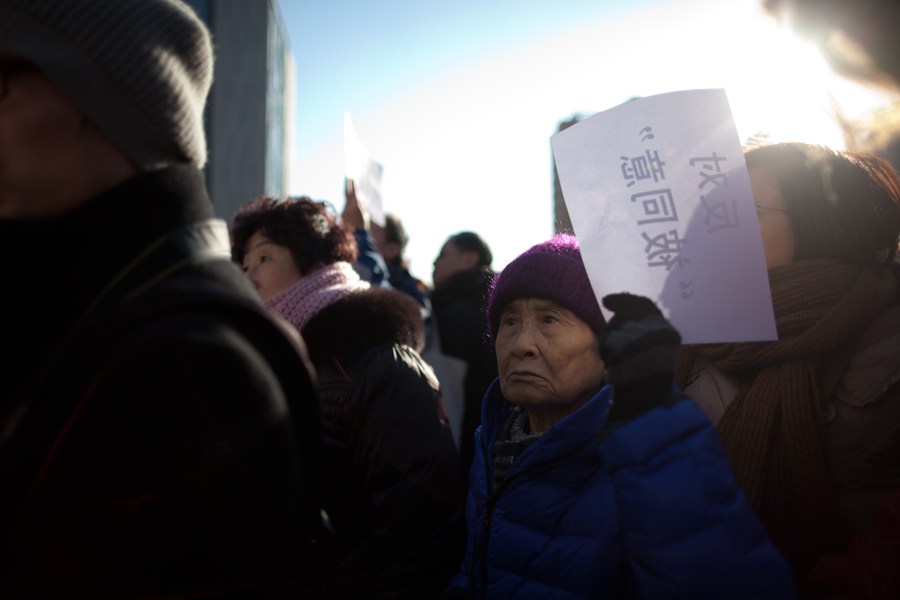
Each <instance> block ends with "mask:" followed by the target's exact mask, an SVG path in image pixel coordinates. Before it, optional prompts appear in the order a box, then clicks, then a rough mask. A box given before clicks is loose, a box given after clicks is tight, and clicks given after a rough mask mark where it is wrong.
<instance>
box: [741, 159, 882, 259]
mask: <svg viewBox="0 0 900 600" xmlns="http://www.w3.org/2000/svg"><path fill="white" fill-rule="evenodd" d="M744 158H745V159H746V161H747V167H748V168H755V167H758V168H761V169H764V170H765V171H766V172H767V173H769V174H771V175H772V176H773V177H774V179H775V182H776V184H777V186H778V189H779V191H780V192H781V194H782V195H783V197H784V201H785V206H786V207H787V211H788V215H789V216H790V219H791V225H792V227H793V229H794V236H795V246H794V260H803V259H810V258H840V259H844V260H848V261H851V262H854V263H857V264H863V265H887V264H889V263H891V261H892V260H893V259H894V257H895V256H896V255H897V243H898V236H900V181H898V178H897V174H896V173H895V172H894V169H893V167H891V165H890V164H889V163H888V162H887V161H885V160H882V159H880V158H877V157H875V156H870V155H865V154H855V153H851V152H838V151H835V150H831V149H829V148H825V147H822V146H812V145H808V144H801V143H796V142H792V143H784V144H771V145H764V146H758V147H754V148H749V149H747V150H746V151H745V154H744Z"/></svg>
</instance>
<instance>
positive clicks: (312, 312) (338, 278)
mask: <svg viewBox="0 0 900 600" xmlns="http://www.w3.org/2000/svg"><path fill="white" fill-rule="evenodd" d="M368 287H369V284H368V283H367V282H365V281H362V280H361V279H360V278H359V275H357V274H356V271H354V270H353V267H352V266H350V263H347V262H336V263H334V264H331V265H327V266H325V267H322V268H321V269H318V270H316V271H313V272H312V273H310V274H309V275H306V276H304V277H301V278H300V279H299V280H298V281H297V282H296V283H295V284H293V285H292V286H290V287H289V288H287V289H285V290H282V291H281V292H279V293H277V294H275V295H274V296H272V297H271V298H269V299H268V300H266V306H267V307H268V308H269V310H271V311H273V312H275V313H278V314H279V315H281V316H282V317H284V318H285V319H287V321H288V322H289V323H290V324H291V325H293V326H294V327H296V328H297V331H303V328H304V327H306V324H307V323H309V321H310V319H312V318H313V317H314V316H316V315H317V314H318V313H319V311H321V310H322V309H323V308H325V307H326V306H328V305H329V304H332V303H333V302H336V301H338V300H340V299H341V298H343V297H344V296H346V295H347V294H349V293H351V292H355V291H358V290H365V289H368Z"/></svg>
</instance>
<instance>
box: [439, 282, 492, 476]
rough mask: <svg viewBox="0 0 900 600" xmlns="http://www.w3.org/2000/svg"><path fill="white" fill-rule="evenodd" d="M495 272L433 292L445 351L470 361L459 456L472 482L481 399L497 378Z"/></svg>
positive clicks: (465, 386) (446, 285) (446, 284)
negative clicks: (488, 305) (490, 317)
mask: <svg viewBox="0 0 900 600" xmlns="http://www.w3.org/2000/svg"><path fill="white" fill-rule="evenodd" d="M493 277H494V273H493V272H492V271H490V270H489V269H487V268H485V267H482V268H479V269H472V270H469V271H463V272H461V273H457V274H455V275H453V276H452V277H450V279H448V280H447V281H445V282H444V283H443V284H441V285H440V286H438V287H437V288H435V290H434V291H433V292H432V293H431V310H432V318H434V319H436V320H437V325H438V330H439V331H440V340H441V351H442V352H443V353H444V354H447V355H449V356H453V357H455V358H460V359H462V360H464V361H465V362H466V374H465V377H464V380H463V394H464V395H465V408H464V409H463V422H462V431H461V434H460V443H459V456H460V465H461V467H462V474H461V476H462V480H463V482H464V484H465V483H466V482H468V475H469V465H470V464H471V463H472V458H473V456H474V455H475V430H476V429H478V425H479V424H480V423H481V401H482V399H483V398H484V395H485V393H486V392H487V390H488V388H489V387H490V385H491V383H493V381H494V379H496V378H497V356H496V354H495V353H494V349H493V346H492V345H491V343H490V342H489V341H488V340H487V337H486V336H487V331H488V328H487V319H486V317H485V313H484V303H485V298H486V297H487V293H488V290H489V289H490V286H491V281H492V280H493Z"/></svg>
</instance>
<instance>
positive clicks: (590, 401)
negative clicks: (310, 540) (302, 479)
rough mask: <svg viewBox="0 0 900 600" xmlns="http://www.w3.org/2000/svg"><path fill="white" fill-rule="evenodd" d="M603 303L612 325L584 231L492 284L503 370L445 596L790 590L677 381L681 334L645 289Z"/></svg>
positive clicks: (774, 593)
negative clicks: (584, 247)
mask: <svg viewBox="0 0 900 600" xmlns="http://www.w3.org/2000/svg"><path fill="white" fill-rule="evenodd" d="M604 305H605V306H606V307H607V308H608V309H609V310H611V311H613V312H614V313H615V316H614V317H613V319H612V320H611V321H610V323H609V324H608V325H607V324H606V323H605V321H604V318H603V315H602V313H601V311H600V307H599V305H598V304H597V300H596V297H595V296H594V294H593V291H592V290H591V286H590V283H589V281H588V278H587V273H586V272H585V269H584V265H583V263H582V261H581V254H580V251H579V248H578V244H577V241H576V240H575V238H574V237H573V236H568V235H560V236H556V237H554V238H553V239H551V240H550V241H548V242H545V243H543V244H538V245H537V246H534V247H533V248H531V249H530V250H528V251H527V252H525V253H524V254H522V255H521V256H519V257H518V258H517V259H516V260H514V261H513V262H512V263H510V265H509V266H507V267H506V269H504V270H503V272H502V273H501V274H500V275H499V276H498V277H497V279H496V280H495V282H494V286H493V289H492V290H491V293H490V295H489V297H488V303H487V313H488V319H489V323H490V333H491V337H492V339H493V341H494V344H495V346H496V350H497V361H498V366H499V372H500V377H499V379H498V380H497V381H495V382H494V384H493V385H492V386H491V388H490V389H489V390H488V392H487V394H486V396H485V399H484V404H483V408H482V425H481V428H480V429H479V431H478V434H477V436H478V437H477V442H476V445H477V454H476V457H475V462H474V463H473V466H472V470H471V475H470V490H469V498H468V505H467V523H468V527H469V530H468V541H467V549H466V557H465V561H464V563H463V565H462V568H461V570H460V572H459V574H458V575H457V576H456V577H455V578H454V579H453V580H452V581H451V582H450V583H449V585H448V586H447V588H446V590H445V594H444V597H445V598H465V597H469V598H492V599H496V598H516V599H518V600H521V599H528V598H535V599H537V598H540V599H541V600H545V599H547V598H598V597H603V598H632V597H633V598H674V597H679V598H791V597H794V586H793V583H792V581H791V576H790V573H789V570H788V568H787V566H786V564H785V562H784V561H783V559H782V558H781V556H780V555H779V553H778V552H777V551H776V550H775V549H774V547H773V546H772V545H771V543H770V542H769V540H768V538H767V536H766V533H765V531H764V530H763V527H762V526H761V525H760V523H759V521H758V520H757V518H756V517H755V516H754V514H753V511H752V509H751V508H750V506H749V504H748V503H747V501H746V499H745V497H744V495H743V494H742V492H740V491H739V490H738V489H737V488H736V487H735V483H734V478H733V475H732V472H731V469H730V466H729V463H728V459H727V458H726V457H725V455H724V453H723V450H722V446H721V443H720V442H719V439H718V437H717V435H716V432H715V430H714V428H713V426H712V424H711V423H710V421H709V420H708V419H707V417H706V416H705V415H704V414H703V413H702V412H701V411H700V410H699V409H698V408H697V407H696V406H695V405H694V403H693V401H691V400H690V399H689V398H687V397H685V396H683V395H682V394H680V393H678V392H677V391H675V390H673V387H672V371H673V369H674V363H675V353H676V351H677V347H678V344H679V342H680V336H679V335H678V333H677V332H676V331H675V329H673V328H672V327H671V325H669V323H668V322H667V321H666V320H665V319H664V318H663V317H662V315H661V313H660V312H659V310H658V309H657V308H656V306H655V305H654V304H653V302H651V301H650V300H648V299H646V298H642V297H638V296H632V295H630V294H615V295H612V296H607V297H605V298H604ZM606 383H608V384H610V385H605V384H606Z"/></svg>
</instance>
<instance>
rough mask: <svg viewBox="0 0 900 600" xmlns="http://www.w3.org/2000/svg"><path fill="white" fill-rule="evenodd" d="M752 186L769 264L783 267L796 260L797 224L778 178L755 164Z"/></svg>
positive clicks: (769, 266)
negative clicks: (794, 222) (794, 225)
mask: <svg viewBox="0 0 900 600" xmlns="http://www.w3.org/2000/svg"><path fill="white" fill-rule="evenodd" d="M748 172H749V174H750V186H751V187H752V188H753V199H754V202H756V216H757V218H758V219H759V233H760V235H761V236H762V243H763V251H764V253H765V256H766V267H768V268H770V269H771V268H772V267H780V266H782V265H786V264H789V263H791V262H793V260H794V227H793V226H792V225H791V218H790V216H789V215H788V213H787V204H786V203H785V201H784V196H783V195H782V193H781V190H779V189H778V185H777V183H776V181H775V178H774V177H773V176H772V175H771V174H769V173H768V172H766V171H765V169H763V168H761V167H752V168H750V169H749V170H748Z"/></svg>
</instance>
